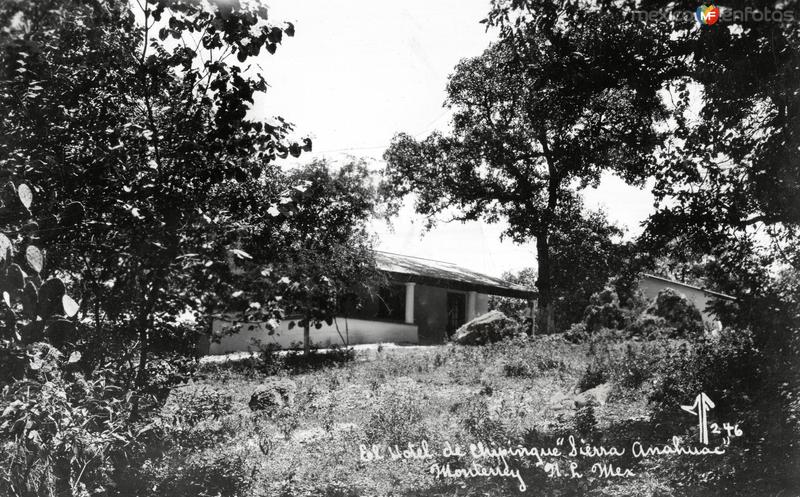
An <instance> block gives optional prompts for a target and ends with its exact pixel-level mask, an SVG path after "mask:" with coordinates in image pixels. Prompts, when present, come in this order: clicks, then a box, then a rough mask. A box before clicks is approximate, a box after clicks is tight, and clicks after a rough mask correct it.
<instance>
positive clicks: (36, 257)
mask: <svg viewBox="0 0 800 497" xmlns="http://www.w3.org/2000/svg"><path fill="white" fill-rule="evenodd" d="M25 260H26V261H27V262H28V266H30V267H31V269H33V270H34V271H36V272H37V273H41V272H42V267H43V266H44V256H43V255H42V251H41V250H39V249H38V248H36V247H35V246H33V245H28V248H26V249H25Z"/></svg>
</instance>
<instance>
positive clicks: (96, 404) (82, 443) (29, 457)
mask: <svg viewBox="0 0 800 497" xmlns="http://www.w3.org/2000/svg"><path fill="white" fill-rule="evenodd" d="M30 352H31V357H30V359H31V364H30V366H29V368H34V367H35V369H33V370H30V369H29V375H28V377H27V378H26V379H25V380H20V381H16V382H13V383H10V384H6V385H5V386H4V388H3V391H2V399H1V401H0V405H2V406H3V407H4V410H3V413H2V415H1V416H0V421H2V424H0V439H1V440H2V441H3V442H2V447H0V459H2V461H3V465H2V467H3V469H2V478H0V482H2V483H0V492H2V493H3V495H41V496H56V495H89V493H88V492H89V490H90V489H92V490H93V489H95V488H98V487H99V488H102V487H104V486H106V485H108V484H109V483H110V482H111V481H112V480H111V473H112V470H113V466H112V461H113V458H114V457H115V456H116V455H117V454H118V453H119V452H120V451H121V450H122V448H123V447H124V446H125V445H127V443H129V442H130V440H132V438H133V436H134V434H133V433H131V431H130V427H129V425H128V420H127V417H128V414H129V413H130V409H131V404H130V402H129V400H130V399H129V397H126V396H125V395H124V391H123V389H121V388H119V387H118V386H116V385H115V384H114V382H113V381H111V380H110V379H111V378H112V377H113V375H112V374H110V373H109V372H96V373H94V374H93V375H91V376H86V377H84V376H83V375H82V374H80V373H77V372H75V364H74V362H72V363H71V362H69V360H68V359H65V358H64V357H63V355H62V354H61V353H60V352H59V351H58V350H57V349H55V348H53V347H51V346H50V345H48V344H45V343H39V344H36V345H35V346H34V347H32V348H31V349H30Z"/></svg>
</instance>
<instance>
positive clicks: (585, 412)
mask: <svg viewBox="0 0 800 497" xmlns="http://www.w3.org/2000/svg"><path fill="white" fill-rule="evenodd" d="M572 422H573V424H574V426H575V431H577V432H578V433H579V434H580V435H581V436H582V437H590V436H592V435H594V433H595V432H596V431H597V418H596V417H595V415H594V406H592V404H588V405H585V406H583V407H581V408H580V409H578V410H577V412H575V418H574V419H573V420H572Z"/></svg>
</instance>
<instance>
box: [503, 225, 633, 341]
mask: <svg viewBox="0 0 800 497" xmlns="http://www.w3.org/2000/svg"><path fill="white" fill-rule="evenodd" d="M622 235H623V231H622V229H621V228H619V227H618V226H616V225H615V224H613V223H610V222H609V221H608V219H607V216H606V213H605V212H603V211H599V210H598V211H583V212H582V213H581V215H580V216H577V217H575V218H574V219H571V220H570V222H569V223H568V225H567V226H565V227H564V228H563V229H561V230H558V231H554V232H553V233H552V234H551V237H550V262H551V264H552V273H551V278H552V284H553V288H552V294H553V302H554V313H555V326H556V330H557V331H564V330H566V329H567V328H569V326H571V325H572V324H574V323H577V322H579V321H581V320H582V319H583V314H584V309H585V308H586V307H587V306H588V305H589V304H590V298H591V296H592V295H593V294H594V293H596V292H599V291H601V290H602V289H603V287H604V286H605V285H606V283H607V282H608V280H609V279H611V278H612V277H614V276H616V275H617V274H619V273H620V272H621V271H622V269H623V267H624V265H625V263H626V261H627V259H628V258H629V257H630V252H632V250H633V247H632V246H631V245H630V244H628V243H623V242H622V241H621V240H620V238H621V237H622ZM536 278H537V273H536V270H535V269H533V268H526V269H523V270H520V271H519V272H518V273H516V274H514V273H505V274H504V275H503V279H505V280H506V281H508V282H509V283H514V284H517V285H523V286H527V287H534V286H535V284H536ZM490 307H491V308H496V309H499V310H501V311H502V312H503V313H505V314H506V315H508V316H512V317H514V318H515V319H518V320H520V321H522V320H523V319H524V317H525V316H526V315H527V312H528V308H529V304H527V303H526V302H524V301H521V300H519V299H511V298H506V297H494V296H492V297H490Z"/></svg>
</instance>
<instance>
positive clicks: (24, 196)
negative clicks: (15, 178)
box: [17, 183, 33, 209]
mask: <svg viewBox="0 0 800 497" xmlns="http://www.w3.org/2000/svg"><path fill="white" fill-rule="evenodd" d="M17 195H18V196H19V200H20V202H22V205H24V206H25V208H26V209H27V208H30V206H31V204H32V203H33V192H32V191H31V189H30V187H29V186H28V185H26V184H25V183H22V184H20V185H19V186H18V187H17Z"/></svg>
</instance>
